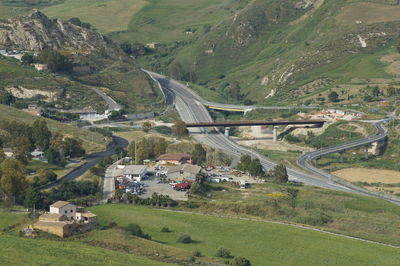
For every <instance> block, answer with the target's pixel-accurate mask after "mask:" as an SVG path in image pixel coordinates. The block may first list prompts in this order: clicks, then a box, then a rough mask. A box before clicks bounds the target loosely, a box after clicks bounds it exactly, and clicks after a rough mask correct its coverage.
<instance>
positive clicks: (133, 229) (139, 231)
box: [127, 224, 151, 240]
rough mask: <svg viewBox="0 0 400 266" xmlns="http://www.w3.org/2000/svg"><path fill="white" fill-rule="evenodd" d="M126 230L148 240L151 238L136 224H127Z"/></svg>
mask: <svg viewBox="0 0 400 266" xmlns="http://www.w3.org/2000/svg"><path fill="white" fill-rule="evenodd" d="M127 231H128V232H129V233H131V234H132V235H134V236H138V237H141V238H145V239H149V240H150V239H151V237H150V236H149V235H148V234H146V233H145V232H143V231H142V228H140V226H139V225H137V224H128V226H127Z"/></svg>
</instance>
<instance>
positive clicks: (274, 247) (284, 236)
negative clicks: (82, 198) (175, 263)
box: [91, 205, 399, 265]
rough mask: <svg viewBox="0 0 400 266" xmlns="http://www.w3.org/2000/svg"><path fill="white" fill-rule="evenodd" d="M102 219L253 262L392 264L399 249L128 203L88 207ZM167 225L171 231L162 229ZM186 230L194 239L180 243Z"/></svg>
mask: <svg viewBox="0 0 400 266" xmlns="http://www.w3.org/2000/svg"><path fill="white" fill-rule="evenodd" d="M91 210H92V211H93V212H95V213H96V214H98V215H99V220H100V223H101V224H103V225H106V224H109V223H110V222H116V223H117V224H118V225H120V226H127V225H128V224H129V223H137V224H139V225H140V226H141V227H142V228H143V230H144V231H145V232H146V233H148V234H150V235H151V236H152V239H153V240H155V241H157V242H161V243H164V244H167V245H171V246H174V247H178V248H181V249H186V250H190V251H193V250H199V251H200V252H201V253H202V254H205V255H206V256H215V252H216V250H217V249H218V248H219V247H225V248H228V249H229V250H231V252H232V254H233V255H236V256H244V257H247V258H249V259H250V260H251V262H252V265H266V263H267V264H268V265H282V264H283V263H284V264H285V265H363V264H369V265H370V264H379V265H396V264H397V262H398V256H399V250H398V249H395V248H389V247H385V246H381V245H376V244H370V243H365V242H361V241H358V240H350V239H346V238H342V237H338V236H332V235H328V234H324V233H320V232H315V231H309V230H304V229H298V228H294V227H290V226H287V225H278V224H270V223H264V222H258V221H247V220H240V219H228V218H220V217H214V216H205V215H197V214H190V213H177V212H171V211H164V210H158V209H150V208H146V207H135V206H129V205H103V206H96V207H92V208H91ZM162 227H168V228H169V229H170V230H172V232H170V233H162V232H160V229H161V228H162ZM182 233H186V234H189V235H191V236H192V238H193V239H194V243H191V244H180V243H177V242H176V239H177V238H178V236H179V235H180V234H182Z"/></svg>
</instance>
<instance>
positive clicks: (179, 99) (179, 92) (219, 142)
mask: <svg viewBox="0 0 400 266" xmlns="http://www.w3.org/2000/svg"><path fill="white" fill-rule="evenodd" d="M147 73H149V74H150V75H151V76H153V77H154V78H155V79H157V80H158V81H159V82H160V84H161V85H162V87H163V89H164V90H166V91H169V92H173V93H174V94H175V107H176V109H177V111H178V113H179V115H180V116H181V119H182V120H183V121H184V122H186V123H197V122H212V121H213V120H212V118H211V116H210V114H209V113H208V111H207V109H206V107H205V106H204V104H203V103H202V102H201V100H200V98H199V96H198V95H197V94H196V93H194V92H193V91H192V90H190V89H189V88H187V87H186V86H184V85H182V84H180V83H178V82H177V81H174V80H172V79H167V78H166V77H165V76H162V75H160V74H157V73H153V72H149V71H147ZM189 130H190V133H191V135H192V137H193V138H194V139H195V140H196V141H198V142H200V143H204V144H207V145H209V146H211V147H214V148H218V149H221V150H222V151H224V152H225V153H226V154H228V155H230V156H231V157H232V159H233V163H237V162H238V161H239V159H240V157H241V156H242V155H243V154H248V155H250V156H252V157H255V158H259V159H260V161H261V164H262V165H263V167H264V168H265V169H267V170H268V169H271V168H273V167H274V166H275V165H276V164H275V163H274V162H272V161H270V160H268V159H267V158H266V157H264V156H262V155H260V154H258V153H257V152H255V151H253V150H251V149H248V148H244V147H242V146H240V145H238V144H237V143H235V142H233V141H231V140H230V139H229V138H227V137H225V136H224V135H223V134H221V133H218V134H211V132H210V130H209V129H207V128H190V129H189ZM202 132H206V133H207V134H201V133H202ZM288 173H289V178H290V179H291V180H294V181H299V182H303V183H305V184H307V185H312V186H318V187H323V188H327V189H334V190H340V191H346V192H349V191H351V190H350V189H348V188H346V187H344V186H342V185H339V184H335V183H334V182H332V181H330V180H326V179H322V178H319V177H317V176H313V175H310V174H306V173H302V172H301V171H298V170H293V169H288Z"/></svg>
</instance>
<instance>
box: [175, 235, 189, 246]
mask: <svg viewBox="0 0 400 266" xmlns="http://www.w3.org/2000/svg"><path fill="white" fill-rule="evenodd" d="M177 242H178V243H183V244H189V243H191V242H192V237H191V236H190V235H185V234H184V235H180V236H179V237H178V240H177Z"/></svg>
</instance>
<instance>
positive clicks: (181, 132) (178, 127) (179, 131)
mask: <svg viewBox="0 0 400 266" xmlns="http://www.w3.org/2000/svg"><path fill="white" fill-rule="evenodd" d="M172 132H174V134H175V135H176V136H178V138H181V137H184V136H187V135H188V134H189V131H188V130H187V127H186V123H185V122H183V121H182V120H176V121H175V124H174V125H173V126H172Z"/></svg>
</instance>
